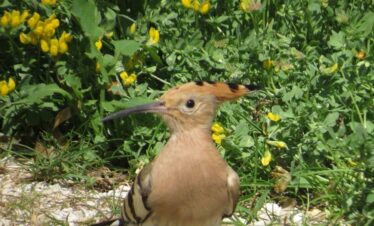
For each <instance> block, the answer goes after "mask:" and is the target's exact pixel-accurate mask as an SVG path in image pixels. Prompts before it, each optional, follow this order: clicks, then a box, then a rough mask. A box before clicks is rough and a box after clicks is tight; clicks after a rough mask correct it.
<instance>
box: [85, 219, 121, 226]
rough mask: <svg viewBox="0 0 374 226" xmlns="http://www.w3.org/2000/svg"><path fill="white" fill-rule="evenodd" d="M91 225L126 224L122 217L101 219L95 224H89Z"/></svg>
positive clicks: (110, 225)
mask: <svg viewBox="0 0 374 226" xmlns="http://www.w3.org/2000/svg"><path fill="white" fill-rule="evenodd" d="M91 226H126V224H125V222H124V221H123V220H122V219H114V220H109V221H103V222H100V223H96V224H91Z"/></svg>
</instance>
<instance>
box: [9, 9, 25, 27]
mask: <svg viewBox="0 0 374 226" xmlns="http://www.w3.org/2000/svg"><path fill="white" fill-rule="evenodd" d="M21 23H22V21H21V13H20V12H19V11H18V10H13V11H12V17H11V22H10V25H11V26H12V27H17V26H18V25H20V24H21Z"/></svg>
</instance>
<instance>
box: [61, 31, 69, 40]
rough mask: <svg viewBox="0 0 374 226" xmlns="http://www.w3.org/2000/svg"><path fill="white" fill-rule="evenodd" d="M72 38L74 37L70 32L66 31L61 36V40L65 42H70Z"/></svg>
mask: <svg viewBox="0 0 374 226" xmlns="http://www.w3.org/2000/svg"><path fill="white" fill-rule="evenodd" d="M71 39H72V37H71V34H70V33H66V32H65V31H64V32H62V34H61V36H60V40H63V41H64V42H70V41H71Z"/></svg>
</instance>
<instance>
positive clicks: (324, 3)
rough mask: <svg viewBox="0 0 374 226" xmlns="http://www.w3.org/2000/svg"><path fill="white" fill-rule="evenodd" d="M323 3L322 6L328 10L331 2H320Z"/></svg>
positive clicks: (325, 0) (322, 0) (324, 0)
mask: <svg viewBox="0 0 374 226" xmlns="http://www.w3.org/2000/svg"><path fill="white" fill-rule="evenodd" d="M320 1H321V5H322V6H323V7H324V8H327V7H328V6H329V0H320Z"/></svg>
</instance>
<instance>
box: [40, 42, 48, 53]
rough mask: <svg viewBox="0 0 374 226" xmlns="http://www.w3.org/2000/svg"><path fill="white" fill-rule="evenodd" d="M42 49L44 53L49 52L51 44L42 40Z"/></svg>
mask: <svg viewBox="0 0 374 226" xmlns="http://www.w3.org/2000/svg"><path fill="white" fill-rule="evenodd" d="M40 48H41V49H42V51H43V52H45V53H46V52H48V51H49V44H48V42H47V41H46V40H44V39H42V40H40Z"/></svg>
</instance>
